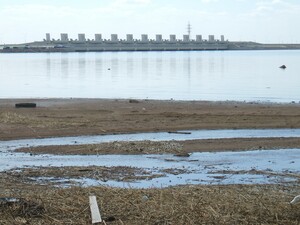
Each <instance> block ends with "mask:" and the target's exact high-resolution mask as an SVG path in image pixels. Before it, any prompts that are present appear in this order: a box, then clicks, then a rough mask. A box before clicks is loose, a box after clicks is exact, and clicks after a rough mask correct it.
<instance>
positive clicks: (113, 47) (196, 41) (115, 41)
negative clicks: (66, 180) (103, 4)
mask: <svg viewBox="0 0 300 225" xmlns="http://www.w3.org/2000/svg"><path fill="white" fill-rule="evenodd" d="M281 49H283V50H284V49H300V44H260V43H256V42H234V41H228V40H225V37H224V35H221V36H220V38H219V39H217V38H215V35H208V38H207V39H204V38H203V37H202V35H196V36H195V38H192V37H191V35H190V34H188V35H183V36H182V38H179V39H178V38H177V37H176V35H175V34H171V35H169V37H168V39H163V36H162V35H161V34H156V35H155V38H149V36H148V34H142V35H141V37H140V38H139V39H135V38H134V37H133V34H127V35H126V38H125V39H121V38H119V36H118V34H111V36H110V39H103V37H102V34H95V35H94V38H93V39H89V38H86V35H85V34H84V33H80V34H78V38H76V39H72V38H69V35H68V34H67V33H61V34H60V39H54V38H52V39H51V35H50V33H46V37H45V39H44V40H43V41H35V42H30V43H24V44H14V45H3V46H1V47H0V53H17V52H28V53H30V52H105V51H209V50H212V51H217V50H281Z"/></svg>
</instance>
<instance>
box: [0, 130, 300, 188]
mask: <svg viewBox="0 0 300 225" xmlns="http://www.w3.org/2000/svg"><path fill="white" fill-rule="evenodd" d="M299 136H300V129H263V130H251V129H250V130H246V129H245V130H207V131H205V130H199V131H191V134H169V133H166V132H159V133H139V134H121V135H100V136H82V137H61V138H45V139H27V140H13V141H0V171H5V170H9V169H13V168H23V167H34V166H38V167H52V166H55V167H64V166H106V167H114V166H126V167H138V168H143V169H146V170H147V171H149V172H150V173H151V174H162V175H163V177H159V178H155V179H151V180H148V179H147V180H143V181H133V182H121V181H115V180H108V181H106V182H103V181H101V180H95V179H87V178H83V179H66V178H61V179H53V178H52V177H38V178H36V181H38V182H47V181H54V182H56V183H57V182H58V183H59V182H61V185H63V186H64V185H67V184H66V182H69V181H73V182H76V183H77V184H79V185H83V186H89V185H110V186H115V187H135V188H148V187H167V186H172V185H181V184H273V183H285V182H293V181H297V178H295V177H294V176H293V175H294V174H299V173H300V167H299V163H300V149H279V150H262V151H259V150H257V151H244V152H216V153H211V152H204V153H193V154H192V155H191V156H190V157H177V156H174V155H170V154H162V155H97V156H96V155H91V156H90V155H50V154H39V155H31V154H29V153H17V152H14V150H15V149H18V148H21V147H36V146H51V145H75V144H93V143H103V142H111V141H137V140H152V141H161V140H192V139H208V138H210V139H215V138H218V139H219V138H245V137H247V138H248V137H250V138H262V137H299ZM53 148H55V147H53ZM165 169H183V170H185V171H184V172H183V173H180V174H177V175H174V174H172V173H168V172H166V171H164V170H165ZM254 170H255V171H258V173H253V171H254ZM266 172H267V174H266ZM270 172H271V173H272V174H268V173H270ZM277 174H279V175H277ZM280 174H285V176H281V175H280ZM220 177H222V178H221V179H220Z"/></svg>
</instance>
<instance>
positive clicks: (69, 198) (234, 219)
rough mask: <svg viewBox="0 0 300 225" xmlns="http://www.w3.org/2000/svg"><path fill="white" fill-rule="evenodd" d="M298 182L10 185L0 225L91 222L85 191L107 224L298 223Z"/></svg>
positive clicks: (299, 189)
mask: <svg viewBox="0 0 300 225" xmlns="http://www.w3.org/2000/svg"><path fill="white" fill-rule="evenodd" d="M299 192H300V188H299V186H279V185H269V186H252V185H249V186H243V185H234V186H184V187H174V188H166V189H145V190H139V189H118V188H108V187H97V188H80V187H79V188H70V189H54V188H49V187H48V188H47V187H27V188H26V189H23V190H18V191H14V190H12V191H11V192H10V193H7V194H9V196H12V197H17V198H18V199H20V201H19V202H16V203H0V213H1V217H0V224H2V225H11V224H55V225H57V224H81V225H82V224H91V218H90V211H89V203H88V196H89V195H91V194H93V195H96V196H97V200H98V204H99V207H100V209H101V214H102V217H103V219H104V220H105V222H106V224H112V225H113V224H120V225H122V224H130V225H132V224H218V225H219V224H230V225H234V224H265V225H268V224H282V225H286V224H289V225H293V224H294V225H296V224H299V223H300V206H299V205H296V206H291V205H290V204H289V202H290V201H291V199H292V198H293V197H294V196H295V194H297V193H299Z"/></svg>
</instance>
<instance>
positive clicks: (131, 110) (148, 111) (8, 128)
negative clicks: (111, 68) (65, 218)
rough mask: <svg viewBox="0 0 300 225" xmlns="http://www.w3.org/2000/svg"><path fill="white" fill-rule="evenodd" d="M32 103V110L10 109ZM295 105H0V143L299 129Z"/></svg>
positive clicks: (6, 102) (83, 102)
mask: <svg viewBox="0 0 300 225" xmlns="http://www.w3.org/2000/svg"><path fill="white" fill-rule="evenodd" d="M19 102H35V103H37V108H32V109H30V108H15V103H19ZM299 111H300V105H299V104H258V103H238V102H199V101H152V100H139V101H132V100H131V101H130V100H97V99H96V100H92V99H46V100H44V99H39V100H37V99H26V100H17V99H14V100H4V99H1V100H0V140H13V139H20V138H41V137H54V136H78V135H90V134H108V133H132V132H141V131H151V132H153V131H174V130H184V129H237V128H299V127H300V113H299Z"/></svg>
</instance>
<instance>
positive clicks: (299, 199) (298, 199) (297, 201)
mask: <svg viewBox="0 0 300 225" xmlns="http://www.w3.org/2000/svg"><path fill="white" fill-rule="evenodd" d="M299 202H300V195H298V196H296V197H295V198H294V199H293V200H292V201H291V202H290V203H291V204H292V205H295V204H297V203H299Z"/></svg>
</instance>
